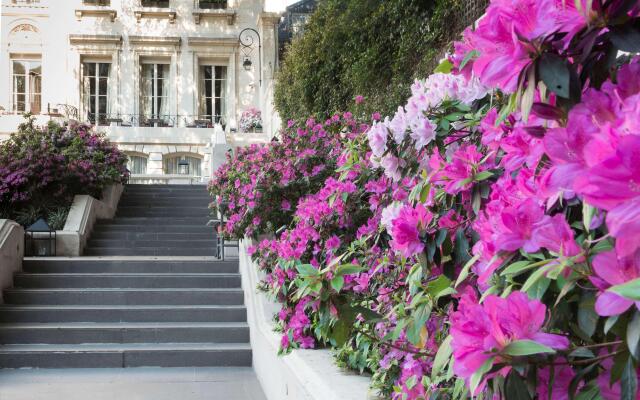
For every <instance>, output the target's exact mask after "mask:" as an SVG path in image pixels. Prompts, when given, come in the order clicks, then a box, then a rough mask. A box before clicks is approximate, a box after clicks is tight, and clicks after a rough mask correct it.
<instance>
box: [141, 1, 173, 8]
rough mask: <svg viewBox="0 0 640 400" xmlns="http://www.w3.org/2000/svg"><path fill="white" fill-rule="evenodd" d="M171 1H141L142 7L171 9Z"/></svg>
mask: <svg viewBox="0 0 640 400" xmlns="http://www.w3.org/2000/svg"><path fill="white" fill-rule="evenodd" d="M169 3H170V1H169V0H141V1H140V5H141V6H142V7H153V8H169Z"/></svg>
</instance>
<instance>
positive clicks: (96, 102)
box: [82, 60, 113, 126]
mask: <svg viewBox="0 0 640 400" xmlns="http://www.w3.org/2000/svg"><path fill="white" fill-rule="evenodd" d="M103 64H106V65H108V66H109V67H108V69H107V74H106V76H103V75H101V72H100V70H101V68H100V66H101V65H103ZM89 65H93V66H94V68H95V73H94V75H88V73H87V71H86V69H87V66H89ZM111 68H113V63H112V62H111V61H106V60H105V61H93V60H84V61H82V96H83V99H82V105H83V107H84V108H85V110H84V114H85V115H86V118H87V120H88V121H89V122H91V123H92V124H95V125H97V126H104V125H108V122H107V120H108V119H109V100H110V99H109V97H110V96H109V91H110V88H111V77H110V75H111ZM87 79H89V82H90V81H91V80H93V82H94V88H95V93H94V94H91V83H89V88H88V90H87V88H86V86H85V85H86V84H87V83H88V82H87ZM102 79H104V80H106V92H105V94H100V81H101V80H102ZM85 93H88V94H85ZM85 96H88V97H89V98H88V99H87V98H84V97H85ZM91 97H95V100H94V104H93V106H94V107H95V110H97V112H94V114H96V115H95V116H94V117H93V121H92V120H91V116H90V110H91ZM101 97H102V98H104V99H105V102H104V107H105V109H104V113H101V112H100V98H101ZM100 115H104V119H103V120H101V119H100Z"/></svg>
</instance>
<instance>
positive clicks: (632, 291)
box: [607, 278, 640, 301]
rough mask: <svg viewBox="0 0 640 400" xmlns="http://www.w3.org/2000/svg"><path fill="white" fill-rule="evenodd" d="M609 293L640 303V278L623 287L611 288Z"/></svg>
mask: <svg viewBox="0 0 640 400" xmlns="http://www.w3.org/2000/svg"><path fill="white" fill-rule="evenodd" d="M607 291H609V292H613V293H615V294H618V295H620V296H622V297H624V298H626V299H629V300H633V301H640V278H636V279H634V280H632V281H629V282H627V283H623V284H622V285H616V286H611V287H610V288H609V289H607Z"/></svg>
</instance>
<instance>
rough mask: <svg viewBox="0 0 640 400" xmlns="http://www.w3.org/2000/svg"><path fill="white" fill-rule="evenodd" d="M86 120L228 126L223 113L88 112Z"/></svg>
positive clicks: (131, 124)
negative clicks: (148, 113) (146, 113)
mask: <svg viewBox="0 0 640 400" xmlns="http://www.w3.org/2000/svg"><path fill="white" fill-rule="evenodd" d="M85 118H86V122H88V123H90V124H93V125H96V124H97V125H102V126H105V125H112V124H113V125H116V126H123V127H148V128H177V127H185V128H213V127H214V125H215V124H221V125H222V127H223V129H224V128H225V127H226V122H225V119H224V116H221V115H213V116H212V115H164V114H163V115H145V114H102V113H100V114H92V113H87V115H86V117H85Z"/></svg>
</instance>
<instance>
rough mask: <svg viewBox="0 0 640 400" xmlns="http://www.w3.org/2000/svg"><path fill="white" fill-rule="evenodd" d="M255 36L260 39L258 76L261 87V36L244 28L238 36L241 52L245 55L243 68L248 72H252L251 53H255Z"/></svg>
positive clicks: (250, 29)
mask: <svg viewBox="0 0 640 400" xmlns="http://www.w3.org/2000/svg"><path fill="white" fill-rule="evenodd" d="M254 35H255V36H256V37H257V38H258V70H259V71H258V74H259V77H260V79H259V81H260V86H262V43H261V42H260V34H259V33H258V31H257V30H255V29H253V28H244V29H243V30H242V31H240V35H238V41H239V42H240V46H241V47H240V50H241V51H242V54H244V60H243V61H242V66H243V67H244V69H245V70H246V71H249V70H251V66H252V64H253V62H252V61H251V53H252V52H253V43H254V41H255V39H254Z"/></svg>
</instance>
